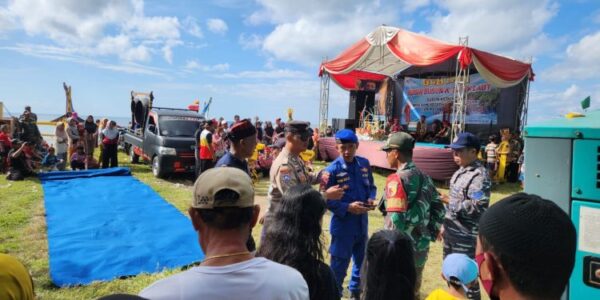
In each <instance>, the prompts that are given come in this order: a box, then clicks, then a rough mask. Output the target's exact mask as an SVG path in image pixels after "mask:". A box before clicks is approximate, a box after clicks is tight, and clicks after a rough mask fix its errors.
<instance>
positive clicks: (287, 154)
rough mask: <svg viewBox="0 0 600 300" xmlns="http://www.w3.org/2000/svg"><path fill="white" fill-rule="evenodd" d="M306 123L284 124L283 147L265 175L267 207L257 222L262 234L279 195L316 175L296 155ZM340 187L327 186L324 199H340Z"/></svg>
mask: <svg viewBox="0 0 600 300" xmlns="http://www.w3.org/2000/svg"><path fill="white" fill-rule="evenodd" d="M307 128H308V123H307V122H303V121H291V122H288V123H287V124H286V126H285V135H284V137H283V138H284V139H285V140H286V143H285V147H284V148H283V149H282V150H281V153H279V156H277V158H276V159H275V160H274V161H273V164H272V165H271V170H270V174H269V191H268V194H267V200H268V201H269V208H268V210H267V212H266V213H265V215H264V216H263V218H261V223H263V224H264V225H263V233H264V232H265V231H266V230H267V228H268V226H269V218H270V217H269V216H270V215H271V214H272V213H273V212H275V210H276V209H277V206H278V205H279V203H280V202H281V197H282V196H283V194H284V193H285V192H286V191H287V190H288V189H289V188H290V187H292V186H295V185H298V184H316V183H317V182H318V180H317V176H315V175H314V174H312V173H310V172H309V171H308V169H307V168H306V166H305V165H304V162H303V161H302V159H301V158H300V153H301V152H302V151H304V150H306V147H307V146H308V139H309V138H310V135H309V133H308V130H307ZM343 194H344V190H343V189H342V188H340V187H330V188H329V189H327V190H326V191H324V192H323V198H324V199H332V200H338V199H340V198H342V196H343Z"/></svg>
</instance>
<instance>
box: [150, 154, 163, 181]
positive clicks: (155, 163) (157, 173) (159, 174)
mask: <svg viewBox="0 0 600 300" xmlns="http://www.w3.org/2000/svg"><path fill="white" fill-rule="evenodd" d="M152 174H153V175H154V177H156V178H163V177H165V174H164V171H163V170H162V168H161V166H160V159H159V158H158V155H156V156H154V157H153V158H152Z"/></svg>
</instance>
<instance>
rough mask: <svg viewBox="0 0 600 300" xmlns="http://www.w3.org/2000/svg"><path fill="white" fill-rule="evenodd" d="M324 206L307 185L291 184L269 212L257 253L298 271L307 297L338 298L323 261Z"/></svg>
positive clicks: (337, 292) (327, 267)
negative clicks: (267, 228)
mask: <svg viewBox="0 0 600 300" xmlns="http://www.w3.org/2000/svg"><path fill="white" fill-rule="evenodd" d="M326 210H327V206H326V204H325V201H324V199H323V197H322V196H321V194H320V193H319V192H317V191H316V190H314V189H313V188H312V187H311V186H310V185H308V184H300V185H296V186H293V187H291V188H290V189H289V190H287V192H286V193H285V194H284V195H283V199H282V200H281V204H280V205H279V207H278V208H277V210H276V211H275V212H274V213H273V217H272V226H270V227H269V230H267V231H266V232H265V237H264V240H263V243H262V244H261V245H260V249H259V250H258V252H257V256H262V257H265V258H267V259H270V260H272V261H274V262H277V263H280V264H284V265H287V266H290V267H292V268H294V269H296V270H298V271H299V272H300V274H302V276H303V277H304V280H306V283H307V284H308V290H309V293H310V299H322V300H335V299H340V296H339V291H338V287H337V283H336V281H335V276H334V274H333V272H332V271H331V268H330V267H329V266H328V265H326V264H325V263H324V257H323V242H322V240H321V234H322V231H323V230H322V228H321V224H322V221H323V215H324V214H325V211H326Z"/></svg>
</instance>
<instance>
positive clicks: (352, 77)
mask: <svg viewBox="0 0 600 300" xmlns="http://www.w3.org/2000/svg"><path fill="white" fill-rule="evenodd" d="M448 63H454V64H455V65H456V77H455V78H456V84H455V86H456V88H455V95H454V106H453V109H454V113H453V116H454V123H453V133H455V134H456V133H458V132H461V131H462V130H464V115H465V112H466V105H465V99H466V97H465V92H466V90H465V88H464V84H465V83H466V82H467V80H468V76H469V70H470V69H472V68H473V67H474V69H475V70H476V71H477V72H478V73H479V74H481V77H482V78H483V79H485V80H486V81H487V82H488V83H490V84H492V85H493V86H495V87H499V88H506V87H510V86H513V85H516V84H519V83H520V82H522V81H523V80H524V79H526V78H528V79H529V80H530V81H531V80H533V76H534V74H533V70H532V68H531V64H530V63H524V62H520V61H517V60H514V59H510V58H507V57H504V56H499V55H495V54H492V53H489V52H485V51H481V50H477V49H474V48H470V47H468V46H467V43H466V42H465V43H464V44H462V45H451V44H447V43H444V42H441V41H438V40H435V39H432V38H429V37H426V36H423V35H420V34H417V33H414V32H410V31H406V30H403V29H400V28H396V27H390V26H379V27H377V28H376V29H375V30H374V31H372V32H371V33H369V34H368V35H367V36H365V37H364V38H363V39H361V40H360V41H358V42H357V43H355V44H354V45H352V46H351V47H349V48H348V49H346V50H345V51H344V52H342V53H341V54H340V55H339V56H338V57H336V58H334V59H332V60H329V61H325V62H323V63H322V64H321V66H320V69H319V76H320V77H321V78H322V80H321V107H320V114H319V124H320V126H323V125H325V126H327V117H328V102H329V99H328V98H329V78H331V79H333V81H334V82H335V83H336V84H337V85H338V86H340V87H341V88H343V89H345V90H356V89H358V86H357V82H358V80H371V81H383V80H384V79H385V78H387V77H392V78H393V77H394V76H395V75H397V74H399V73H405V74H410V71H411V69H415V70H417V69H422V68H423V67H427V68H430V69H433V70H435V69H436V67H439V68H440V70H448Z"/></svg>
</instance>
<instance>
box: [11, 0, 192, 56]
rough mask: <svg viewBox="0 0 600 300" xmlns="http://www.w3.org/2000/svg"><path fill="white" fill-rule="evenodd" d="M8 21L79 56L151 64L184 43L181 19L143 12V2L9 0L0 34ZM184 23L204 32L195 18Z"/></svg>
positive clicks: (12, 26)
mask: <svg viewBox="0 0 600 300" xmlns="http://www.w3.org/2000/svg"><path fill="white" fill-rule="evenodd" d="M6 20H8V21H10V22H11V23H10V24H9V25H10V27H9V28H10V29H13V30H14V29H22V30H23V31H24V32H25V33H26V34H28V35H30V36H41V37H45V38H48V39H50V40H51V41H52V42H53V43H54V44H55V46H56V47H59V48H65V49H70V51H71V52H73V53H77V54H78V55H84V56H89V57H96V56H116V57H118V58H119V59H120V60H122V61H125V62H131V61H143V62H147V61H150V60H151V59H152V56H153V55H154V54H156V53H162V54H163V57H164V59H165V60H166V61H167V62H169V63H172V61H173V51H172V49H173V48H174V47H176V46H178V45H181V44H182V42H181V34H180V29H181V28H182V27H183V26H182V24H181V22H180V21H179V19H178V18H177V17H169V16H145V14H144V2H143V0H129V1H122V0H107V1H74V0H56V1H36V0H19V1H16V0H11V1H9V2H8V5H7V8H6V9H4V8H0V32H1V31H2V30H5V29H4V28H5V27H7V25H5V23H7V22H8V21H6ZM7 24H8V23H7ZM185 25H186V28H185V30H187V31H188V32H190V34H192V35H195V36H198V35H201V31H200V28H199V26H197V24H195V23H194V22H192V21H187V19H186V23H185ZM42 46H43V45H42Z"/></svg>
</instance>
